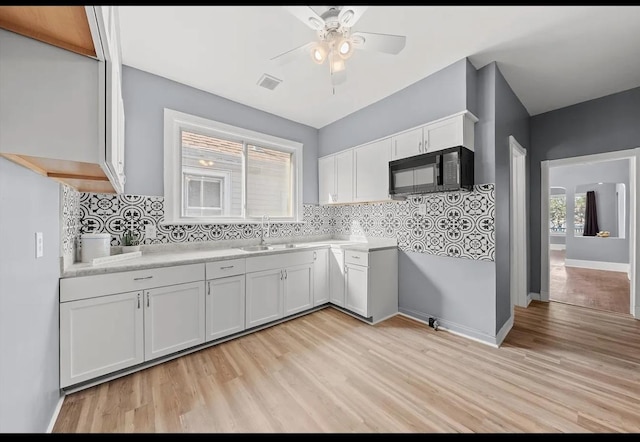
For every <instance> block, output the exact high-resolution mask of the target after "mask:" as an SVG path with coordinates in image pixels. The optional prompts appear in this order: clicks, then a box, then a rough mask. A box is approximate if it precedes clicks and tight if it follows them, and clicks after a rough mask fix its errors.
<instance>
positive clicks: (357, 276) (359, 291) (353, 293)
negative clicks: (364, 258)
mask: <svg viewBox="0 0 640 442" xmlns="http://www.w3.org/2000/svg"><path fill="white" fill-rule="evenodd" d="M344 278H345V305H344V307H345V308H346V309H348V310H351V311H352V312H354V313H357V314H359V315H360V316H364V317H365V318H367V317H369V300H368V295H369V268H368V267H364V266H359V265H354V264H346V265H345V267H344Z"/></svg>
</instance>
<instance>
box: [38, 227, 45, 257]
mask: <svg viewBox="0 0 640 442" xmlns="http://www.w3.org/2000/svg"><path fill="white" fill-rule="evenodd" d="M43 242H44V240H43V239H42V232H36V258H42V256H43V255H44V244H43Z"/></svg>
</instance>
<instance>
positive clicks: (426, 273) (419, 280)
mask: <svg viewBox="0 0 640 442" xmlns="http://www.w3.org/2000/svg"><path fill="white" fill-rule="evenodd" d="M495 270H496V266H495V264H494V263H493V262H491V261H475V260H471V259H461V258H449V257H445V256H435V255H429V254H426V253H411V252H404V251H401V250H400V251H399V252H398V297H399V298H398V304H399V309H400V311H401V312H402V313H406V314H408V315H411V316H414V317H417V318H419V319H422V320H424V321H428V320H429V317H430V316H433V317H436V318H438V320H439V321H440V323H441V324H442V325H443V326H445V327H447V328H450V329H451V330H453V331H458V332H461V333H465V334H467V335H470V336H473V337H475V338H478V339H483V340H490V338H492V337H494V336H495V333H494V323H495V304H494V302H493V301H494V298H495V289H496V286H495V284H496V278H495V275H496V273H495Z"/></svg>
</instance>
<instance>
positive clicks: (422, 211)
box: [418, 204, 427, 215]
mask: <svg viewBox="0 0 640 442" xmlns="http://www.w3.org/2000/svg"><path fill="white" fill-rule="evenodd" d="M426 214H427V205H426V204H418V215H426Z"/></svg>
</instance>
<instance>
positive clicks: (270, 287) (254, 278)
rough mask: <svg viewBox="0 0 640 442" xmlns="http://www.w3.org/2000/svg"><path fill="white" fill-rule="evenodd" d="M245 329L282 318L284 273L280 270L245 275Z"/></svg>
mask: <svg viewBox="0 0 640 442" xmlns="http://www.w3.org/2000/svg"><path fill="white" fill-rule="evenodd" d="M246 278H247V279H246V281H247V291H246V294H247V295H246V314H245V318H246V326H247V328H251V327H255V326H257V325H261V324H266V323H267V322H271V321H275V320H277V319H281V318H282V316H283V298H284V296H283V292H284V290H283V284H284V272H283V271H282V270H281V269H274V270H265V271H262V272H253V273H247V275H246Z"/></svg>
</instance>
